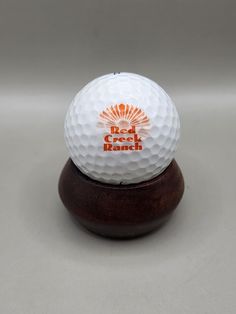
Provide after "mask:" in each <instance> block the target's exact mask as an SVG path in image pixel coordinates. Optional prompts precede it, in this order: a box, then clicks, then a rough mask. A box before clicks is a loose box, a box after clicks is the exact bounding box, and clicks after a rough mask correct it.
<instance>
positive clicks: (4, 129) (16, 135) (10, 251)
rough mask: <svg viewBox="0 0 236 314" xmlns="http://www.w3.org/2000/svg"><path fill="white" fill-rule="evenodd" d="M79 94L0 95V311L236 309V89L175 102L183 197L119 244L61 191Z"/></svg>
mask: <svg viewBox="0 0 236 314" xmlns="http://www.w3.org/2000/svg"><path fill="white" fill-rule="evenodd" d="M70 99H71V91H70V92H68V93H67V94H66V93H64V94H63V93H61V94H59V93H58V92H57V93H53V92H51V94H44V95H42V94H39V93H37V92H34V93H33V92H32V93H31V94H29V93H28V94H27V93H26V92H24V91H22V92H21V93H20V92H18V93H17V92H15V94H14V95H13V96H12V95H10V94H9V93H5V94H4V93H2V94H1V98H0V103H1V114H0V125H1V133H0V143H1V155H0V161H1V162H0V167H1V171H0V173H1V178H0V180H1V181H0V184H1V185H0V186H1V189H0V193H1V211H0V248H1V258H0V282H1V284H0V312H1V313H4V314H12V313H17V314H19V313H22V314H28V313H29V314H32V313H34V314H42V313H50V314H52V313H56V314H60V313H70V314H73V313H86V314H90V313H91V314H92V313H96V314H100V313H101V314H111V313H112V314H116V313H122V314H130V313H140V314H143V313H145V314H154V313H155V314H156V313H159V314H174V313H181V314H189V313H191V314H203V313H204V314H212V313H214V314H222V313H227V314H233V313H235V305H236V303H235V291H236V284H235V283H236V280H235V264H236V253H235V240H236V239H235V220H236V211H235V204H236V193H235V176H236V167H235V157H236V149H235V138H236V127H235V121H236V108H235V98H234V97H232V98H230V97H229V95H227V94H224V95H222V94H221V93H218V95H217V94H216V93H215V97H212V96H209V95H202V96H201V97H200V96H199V94H196V95H189V96H188V95H187V94H185V98H184V97H178V95H175V97H174V100H175V101H176V103H177V106H178V108H179V111H180V115H181V117H182V137H181V141H180V145H179V149H178V152H177V156H176V158H177V161H178V162H179V165H180V166H181V168H182V170H183V174H184V177H185V182H186V190H185V194H184V198H183V200H182V202H181V204H180V206H179V207H178V209H177V211H176V212H175V214H174V216H173V217H172V219H171V220H170V221H169V223H168V224H166V225H165V226H164V227H163V228H162V229H161V230H159V232H157V233H154V234H152V235H150V236H147V237H145V238H141V239H138V240H133V241H128V242H120V241H109V240H105V239H103V238H100V237H96V236H94V235H92V234H90V233H88V232H85V231H84V230H83V229H82V228H79V227H78V226H77V225H75V224H74V223H73V221H72V220H71V219H70V217H69V215H68V214H67V212H66V210H65V209H64V208H63V206H62V204H61V202H60V200H59V197H58V193H57V182H58V177H59V174H60V171H61V169H62V167H63V165H64V163H65V161H66V159H67V151H66V148H65V145H64V140H63V120H64V116H65V112H66V109H67V104H68V102H69V100H70Z"/></svg>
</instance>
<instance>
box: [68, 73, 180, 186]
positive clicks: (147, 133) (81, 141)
mask: <svg viewBox="0 0 236 314" xmlns="http://www.w3.org/2000/svg"><path fill="white" fill-rule="evenodd" d="M179 129H180V122H179V116H178V113H177V110H176V108H175V105H174V104H173V102H172V101H171V99H170V97H169V96H168V95H167V94H166V92H165V91H164V90H163V89H162V88H161V87H160V86H159V85H158V84H156V83H155V82H153V81H152V80H150V79H148V78H146V77H143V76H141V75H138V74H132V73H122V72H121V73H119V72H118V73H112V74H108V75H104V76H101V77H99V78H97V79H95V80H93V81H91V82H90V83H88V84H87V85H86V86H85V87H84V88H82V89H81V91H80V92H79V93H78V94H77V95H76V96H75V98H74V100H73V101H72V103H71V105H70V107H69V110H68V112H67V115H66V119H65V141H66V145H67V147H68V150H69V153H70V157H71V159H72V161H73V162H74V164H75V165H76V166H77V167H78V168H79V169H80V171H81V172H83V173H84V174H85V175H87V176H89V177H90V178H92V179H94V180H97V181H100V182H104V183H109V184H132V183H139V182H142V181H146V180H149V179H152V178H153V177H155V176H157V175H159V174H160V173H161V172H162V171H164V170H165V168H166V167H167V166H168V165H169V164H170V163H171V161H172V159H173V157H174V153H175V150H176V146H177V142H178V139H179Z"/></svg>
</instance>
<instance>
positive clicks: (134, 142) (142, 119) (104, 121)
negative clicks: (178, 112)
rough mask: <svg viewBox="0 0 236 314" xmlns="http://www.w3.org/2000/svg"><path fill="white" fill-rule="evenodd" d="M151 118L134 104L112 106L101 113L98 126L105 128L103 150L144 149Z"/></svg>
mask: <svg viewBox="0 0 236 314" xmlns="http://www.w3.org/2000/svg"><path fill="white" fill-rule="evenodd" d="M149 126H150V124H149V118H148V117H147V116H146V114H145V112H144V111H143V110H142V109H140V108H138V107H136V106H133V105H129V104H126V105H124V104H117V105H115V106H110V107H108V108H107V109H105V110H104V111H102V112H101V113H100V115H99V123H98V127H100V128H105V129H106V130H107V132H106V133H105V134H104V137H103V140H104V144H103V150H104V151H105V152H110V151H121V150H122V151H124V150H126V151H127V150H142V149H143V146H142V141H143V140H144V139H145V137H146V136H147V135H148V129H149Z"/></svg>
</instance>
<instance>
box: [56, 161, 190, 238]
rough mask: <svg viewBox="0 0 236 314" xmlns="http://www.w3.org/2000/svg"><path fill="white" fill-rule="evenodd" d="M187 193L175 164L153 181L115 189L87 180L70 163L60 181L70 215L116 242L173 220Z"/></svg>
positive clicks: (63, 199) (60, 191)
mask: <svg viewBox="0 0 236 314" xmlns="http://www.w3.org/2000/svg"><path fill="white" fill-rule="evenodd" d="M183 192H184V180H183V176H182V173H181V170H180V168H179V166H178V165H177V163H176V161H175V160H173V161H172V163H171V164H170V165H169V166H168V167H167V169H166V170H165V171H164V172H163V173H161V174H160V175H159V176H157V177H155V178H153V179H151V180H149V181H145V182H141V183H138V184H130V185H111V184H104V183H101V182H98V181H94V180H92V179H90V178H89V177H87V176H85V175H84V174H83V173H82V172H81V171H80V170H79V169H78V168H77V167H76V166H75V165H74V163H73V162H72V161H71V159H69V160H68V161H67V163H66V165H65V167H64V169H63V171H62V173H61V177H60V180H59V194H60V197H61V199H62V202H63V203H64V205H65V207H66V208H67V209H68V210H69V212H70V213H71V214H72V215H73V216H74V217H76V218H77V219H78V221H79V222H80V223H81V224H82V225H83V226H85V227H86V228H87V229H89V230H90V231H92V232H95V233H97V234H99V235H102V236H105V237H112V238H133V237H137V236H141V235H144V234H145V233H148V232H151V231H152V230H154V229H156V228H157V227H159V226H160V225H161V224H162V223H164V222H165V221H166V220H167V219H168V218H169V216H170V215H171V213H172V212H173V211H174V209H175V208H176V206H177V205H178V203H179V202H180V200H181V198H182V195H183Z"/></svg>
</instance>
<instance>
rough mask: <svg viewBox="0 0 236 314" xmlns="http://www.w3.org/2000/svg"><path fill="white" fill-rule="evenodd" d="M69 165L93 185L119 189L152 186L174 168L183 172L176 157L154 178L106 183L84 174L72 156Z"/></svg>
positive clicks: (67, 164)
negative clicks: (132, 181)
mask: <svg viewBox="0 0 236 314" xmlns="http://www.w3.org/2000/svg"><path fill="white" fill-rule="evenodd" d="M67 166H71V167H73V171H75V172H76V174H78V175H79V176H80V178H82V179H83V180H84V181H86V182H87V183H89V184H93V185H96V186H100V187H103V188H108V189H119V190H127V189H139V188H142V187H145V186H150V185H152V184H156V183H158V182H159V181H162V180H163V179H164V178H165V177H168V176H171V173H172V172H170V170H172V169H173V170H172V171H177V172H179V173H180V175H181V176H182V172H181V170H180V168H179V166H178V163H177V162H176V160H175V159H173V160H172V161H171V163H170V164H169V165H168V166H167V167H166V168H165V169H164V170H163V171H162V172H161V173H159V174H158V175H156V176H155V177H153V178H152V179H149V180H145V181H142V182H139V183H130V184H110V183H105V182H101V181H97V180H94V179H92V178H90V177H89V176H87V175H86V174H84V173H83V172H82V171H80V169H79V168H78V167H77V166H76V165H75V164H74V162H73V161H72V159H71V158H69V159H68V161H67V163H66V165H65V168H66V167H67ZM171 168H172V169H171Z"/></svg>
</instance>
